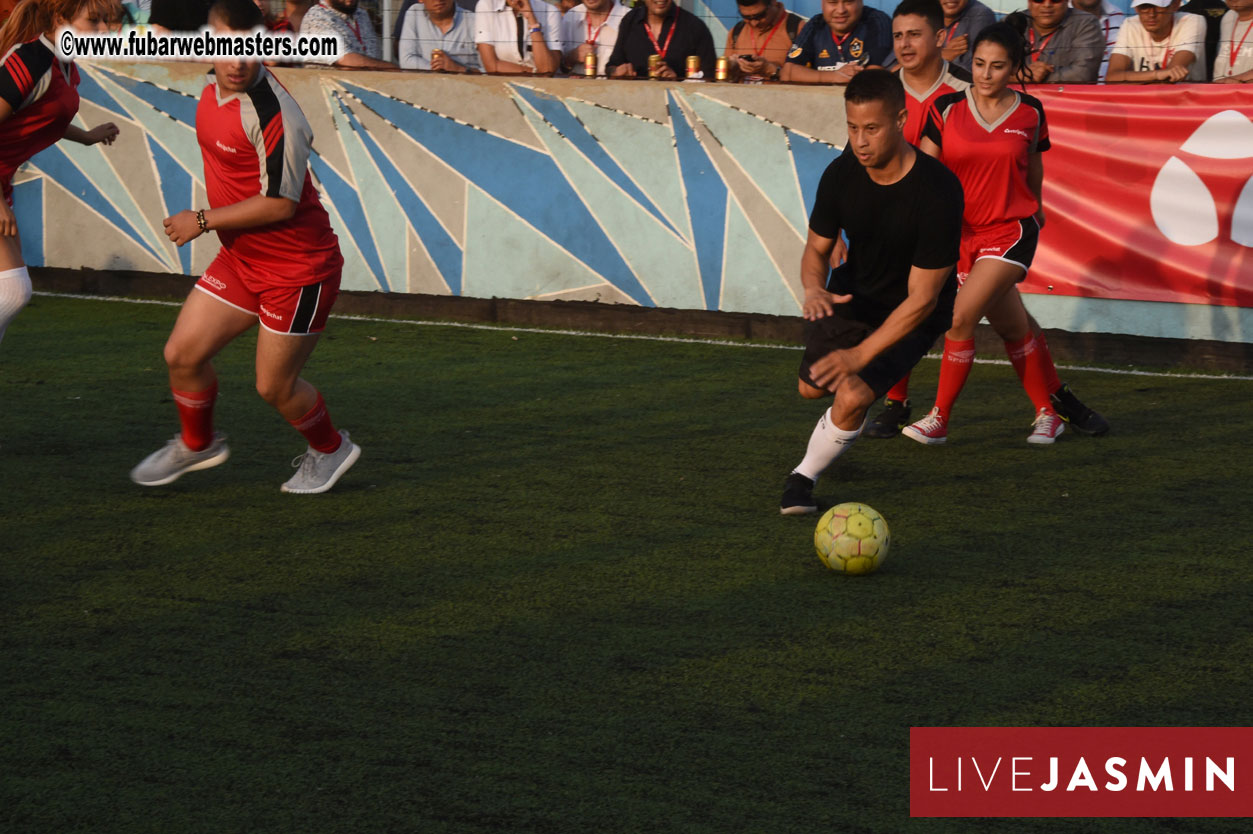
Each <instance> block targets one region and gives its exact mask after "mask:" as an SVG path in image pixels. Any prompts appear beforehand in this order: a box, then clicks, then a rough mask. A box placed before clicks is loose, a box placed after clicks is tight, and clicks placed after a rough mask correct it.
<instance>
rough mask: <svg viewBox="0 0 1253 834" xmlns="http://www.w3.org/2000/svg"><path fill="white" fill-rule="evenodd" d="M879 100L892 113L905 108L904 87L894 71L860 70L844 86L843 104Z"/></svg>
mask: <svg viewBox="0 0 1253 834" xmlns="http://www.w3.org/2000/svg"><path fill="white" fill-rule="evenodd" d="M870 101H881V102H883V103H884V104H886V105H887V108H888V110H889V111H890V112H892V113H899V112H900V111H902V110H904V109H905V88H904V86H902V85H901V80H900V79H899V78H897V76H896V73H894V72H888V71H887V70H885V69H868V70H862V71H861V72H859V73H857V74H856V75H854V76H853V80H852V81H850V82H848V86H847V87H845V88H844V103H845V104H865V103H866V102H870Z"/></svg>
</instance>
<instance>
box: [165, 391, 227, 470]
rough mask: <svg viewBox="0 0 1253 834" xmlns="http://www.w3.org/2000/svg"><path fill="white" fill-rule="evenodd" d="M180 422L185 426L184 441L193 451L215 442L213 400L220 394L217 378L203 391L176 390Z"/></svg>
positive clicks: (175, 399) (175, 403)
mask: <svg viewBox="0 0 1253 834" xmlns="http://www.w3.org/2000/svg"><path fill="white" fill-rule="evenodd" d="M170 393H171V394H173V395H174V405H176V406H178V422H179V423H180V424H181V425H182V427H183V443H184V444H185V445H186V446H187V448H188V449H191V450H192V451H193V452H199V451H200V450H202V449H207V448H209V444H210V443H212V442H213V402H214V400H216V399H217V396H218V383H217V380H214V381H213V384H212V385H210V386H209V387H208V388H206V389H204V390H203V391H175V390H174V389H173V388H170Z"/></svg>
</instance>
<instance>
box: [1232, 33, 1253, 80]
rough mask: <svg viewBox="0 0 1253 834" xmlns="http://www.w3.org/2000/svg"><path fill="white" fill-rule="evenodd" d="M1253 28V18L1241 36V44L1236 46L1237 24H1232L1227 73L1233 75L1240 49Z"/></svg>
mask: <svg viewBox="0 0 1253 834" xmlns="http://www.w3.org/2000/svg"><path fill="white" fill-rule="evenodd" d="M1250 29H1253V20H1250V21H1249V25H1248V26H1246V27H1244V35H1243V36H1242V37H1241V38H1240V45H1239V46H1236V25H1235V24H1234V23H1233V24H1231V57H1230V58H1229V59H1228V60H1227V74H1228V75H1231V74H1232V73H1233V72H1235V67H1236V56H1237V55H1239V54H1240V50H1241V49H1243V48H1244V40H1245V38H1247V37H1248V36H1249V30H1250Z"/></svg>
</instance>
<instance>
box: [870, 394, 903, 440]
mask: <svg viewBox="0 0 1253 834" xmlns="http://www.w3.org/2000/svg"><path fill="white" fill-rule="evenodd" d="M883 404H884V406H885V408H884V409H883V410H882V411H880V412H879V413H878V415H876V416H875V418H874V419H873V420H871V421H870V423H869V424H868V425H867V426H866V429H865V431H863V432H862V434H863V435H865V436H866V437H875V438H878V439H880V440H886V439H887V438H889V437H896V436H897V435H898V434H900V433H901V429H903V428H905V427H906V426H908V425H909V412H910V408H909V400H905V401H904V402H901V401H900V400H884V401H883Z"/></svg>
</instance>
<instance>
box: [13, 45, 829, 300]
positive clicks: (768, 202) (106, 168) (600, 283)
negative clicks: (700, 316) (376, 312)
mask: <svg viewBox="0 0 1253 834" xmlns="http://www.w3.org/2000/svg"><path fill="white" fill-rule="evenodd" d="M277 72H278V75H279V77H280V79H281V80H282V81H283V82H284V83H285V84H286V85H287V86H288V87H289V89H290V90H291V91H292V93H293V95H295V96H296V98H297V99H298V100H299V101H300V103H301V105H302V107H303V108H304V110H305V112H306V115H307V116H308V117H309V120H310V123H311V125H312V126H313V129H314V135H315V143H314V144H315V155H314V157H313V158H312V160H311V168H312V171H313V175H314V178H315V182H316V184H317V185H318V188H319V190H320V192H321V193H322V196H323V201H324V203H325V205H326V207H327V209H328V211H329V212H330V214H331V218H332V223H333V225H334V227H335V230H336V233H337V234H338V235H339V237H340V243H341V247H342V249H343V250H344V256H345V258H346V260H347V269H346V272H345V282H344V286H345V288H346V289H359V290H385V291H391V292H423V293H439V294H451V295H467V296H477V297H492V296H499V297H508V298H541V299H598V300H601V301H610V302H620V303H628V304H636V305H643V306H664V307H679V308H686V309H701V310H736V311H752V312H765V313H780V314H796V313H797V312H798V311H799V309H800V303H799V299H800V295H801V293H800V286H799V277H798V274H799V259H800V252H801V248H802V244H803V242H804V237H805V230H806V218H807V216H808V206H809V204H810V202H811V201H812V198H813V190H814V188H815V187H816V184H817V180H818V177H819V176H820V174H821V172H822V170H823V168H824V167H825V166H826V165H827V164H828V163H829V162H830V161H831V160H832V159H833V158H834V157H835V155H836V154H837V153H838V150H837V148H839V147H841V146H842V145H843V142H844V135H843V108H842V100H841V98H840V96H839V95H837V94H834V93H832V92H831V91H830V90H819V89H789V90H783V89H778V88H774V89H765V88H748V87H742V86H740V87H737V86H733V85H715V84H660V83H650V82H646V81H645V82H606V81H586V80H582V81H579V80H573V79H570V80H563V79H556V80H543V79H541V80H538V81H533V80H530V79H528V80H527V81H520V80H518V81H513V80H507V79H487V78H470V79H461V78H448V77H435V76H428V75H390V74H383V73H364V74H361V73H358V74H350V73H335V72H334V71H317V70H290V69H289V70H281V69H280V70H278V71H277ZM83 76H84V80H83V84H82V86H81V88H80V92H81V94H82V99H83V106H82V109H81V111H80V114H79V119H80V122H81V123H83V124H86V125H93V124H98V123H100V122H103V121H114V122H116V123H118V124H119V126H120V127H121V128H122V135H121V137H120V138H119V141H118V143H117V144H115V145H114V146H112V147H107V148H106V147H104V146H99V145H98V146H93V147H90V148H87V147H83V146H80V145H73V144H70V143H61V144H60V145H57V146H54V147H53V148H50V149H49V150H47V151H45V152H44V153H41V154H40V155H39V156H37V157H35V159H33V160H32V161H31V162H30V164H29V165H28V166H26V168H25V169H24V170H23V171H22V173H21V174H20V175H19V177H18V180H17V181H18V186H17V189H18V190H17V195H16V203H17V209H18V215H19V222H20V224H21V228H22V233H23V239H24V241H25V244H26V248H27V252H26V254H27V257H28V258H29V262H30V263H31V264H35V265H42V264H47V265H54V266H71V267H73V266H89V267H94V268H124V269H134V270H141V271H150V272H177V273H184V274H188V275H192V274H197V273H198V271H199V270H200V269H202V268H203V267H204V266H205V264H206V263H207V261H208V260H209V259H210V258H211V257H212V255H213V253H214V250H215V249H216V246H217V241H216V238H215V237H214V236H207V237H205V238H202V239H200V240H197V241H196V242H194V243H193V244H192V245H191V246H189V247H184V248H183V249H181V250H180V249H177V248H176V247H174V246H173V244H171V243H170V242H169V241H168V240H167V239H166V238H165V235H164V234H163V232H162V226H161V220H162V218H164V217H166V216H168V215H169V214H172V213H174V212H176V211H179V210H182V209H184V208H188V207H193V206H197V205H204V201H205V198H204V184H203V172H202V163H201V157H200V150H199V147H198V146H197V143H196V137H195V106H196V97H197V96H198V95H199V93H200V90H201V89H202V87H203V84H204V81H203V75H202V74H201V72H200V70H199V69H198V68H193V67H190V66H162V65H135V66H126V67H123V66H120V65H95V66H85V67H83Z"/></svg>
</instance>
